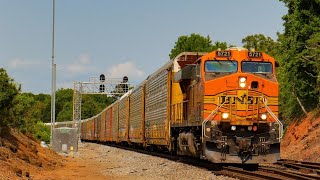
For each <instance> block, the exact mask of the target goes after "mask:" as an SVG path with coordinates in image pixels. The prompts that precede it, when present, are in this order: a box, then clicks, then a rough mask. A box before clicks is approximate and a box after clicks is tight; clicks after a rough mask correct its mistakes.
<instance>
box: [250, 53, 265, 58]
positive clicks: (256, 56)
mask: <svg viewBox="0 0 320 180" xmlns="http://www.w3.org/2000/svg"><path fill="white" fill-rule="evenodd" d="M248 57H249V58H260V57H262V53H261V52H248Z"/></svg>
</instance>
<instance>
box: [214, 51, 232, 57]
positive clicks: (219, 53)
mask: <svg viewBox="0 0 320 180" xmlns="http://www.w3.org/2000/svg"><path fill="white" fill-rule="evenodd" d="M216 56H218V57H230V56H231V51H217V52H216Z"/></svg>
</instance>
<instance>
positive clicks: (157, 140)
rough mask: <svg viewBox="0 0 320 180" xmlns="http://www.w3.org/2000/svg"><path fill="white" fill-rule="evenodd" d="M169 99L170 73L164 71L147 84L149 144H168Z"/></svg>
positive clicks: (146, 133)
mask: <svg viewBox="0 0 320 180" xmlns="http://www.w3.org/2000/svg"><path fill="white" fill-rule="evenodd" d="M167 99H168V71H167V69H163V70H162V71H160V72H159V73H157V74H155V75H154V76H152V77H151V78H150V79H148V81H147V83H146V109H145V111H146V112H145V131H146V132H145V137H146V141H147V143H148V144H158V145H165V144H167V142H166V122H167V110H168V101H167Z"/></svg>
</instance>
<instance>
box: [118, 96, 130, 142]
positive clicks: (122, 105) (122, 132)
mask: <svg viewBox="0 0 320 180" xmlns="http://www.w3.org/2000/svg"><path fill="white" fill-rule="evenodd" d="M127 100H128V97H124V98H122V99H121V100H120V101H119V141H126V140H127V139H126V130H127V107H126V104H127Z"/></svg>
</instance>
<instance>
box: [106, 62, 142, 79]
mask: <svg viewBox="0 0 320 180" xmlns="http://www.w3.org/2000/svg"><path fill="white" fill-rule="evenodd" d="M108 72H110V77H112V78H122V77H123V76H128V77H129V81H130V79H140V78H141V77H144V76H145V72H144V71H142V70H141V69H139V68H138V67H137V66H136V65H135V64H134V63H133V62H130V61H128V62H125V63H122V64H117V65H115V66H113V67H111V68H110V69H109V71H108Z"/></svg>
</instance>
